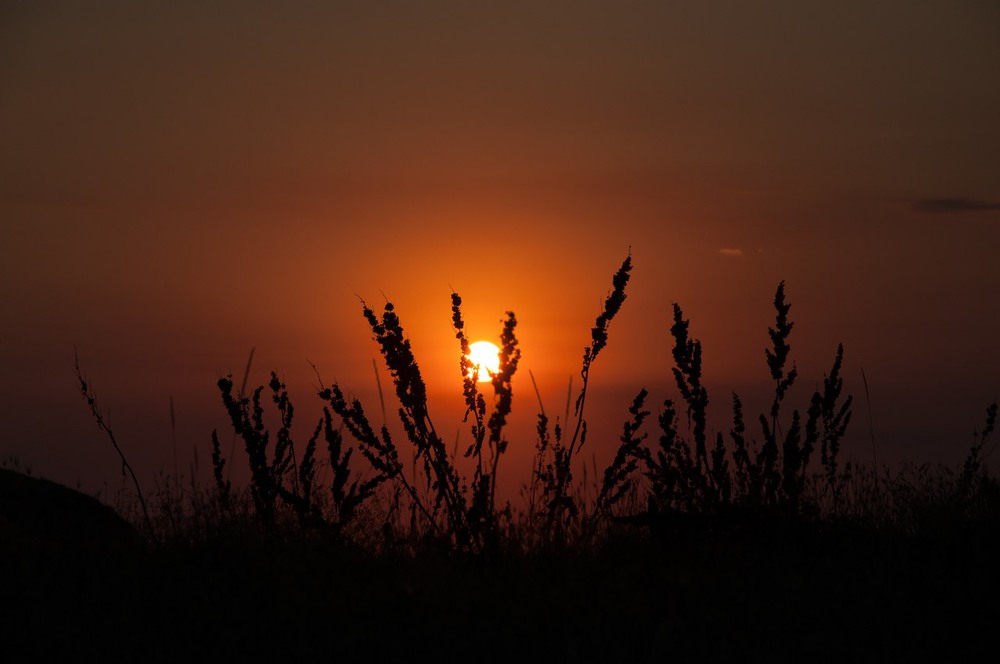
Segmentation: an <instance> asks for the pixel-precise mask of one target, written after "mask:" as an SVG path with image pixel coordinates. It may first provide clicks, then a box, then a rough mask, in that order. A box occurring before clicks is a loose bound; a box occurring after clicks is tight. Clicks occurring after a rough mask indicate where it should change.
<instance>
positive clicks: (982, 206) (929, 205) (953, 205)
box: [914, 198, 1000, 213]
mask: <svg viewBox="0 0 1000 664" xmlns="http://www.w3.org/2000/svg"><path fill="white" fill-rule="evenodd" d="M914 207H915V208H916V209H917V210H920V211H921V212H932V213H942V212H985V211H989V210H1000V203H989V202H987V201H976V200H971V199H968V198H927V199H924V200H922V201H917V203H916V204H915V205H914Z"/></svg>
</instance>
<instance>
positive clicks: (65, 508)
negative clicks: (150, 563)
mask: <svg viewBox="0 0 1000 664" xmlns="http://www.w3.org/2000/svg"><path fill="white" fill-rule="evenodd" d="M141 542H142V538H141V537H140V535H139V533H138V532H137V531H136V530H135V528H133V527H132V526H131V525H130V524H129V523H128V522H127V521H125V519H123V518H122V517H121V516H120V515H119V514H118V513H117V512H115V511H114V510H113V509H111V508H110V507H108V506H107V505H105V504H103V503H101V502H100V501H99V500H97V499H96V498H93V497H91V496H88V495H86V494H83V493H80V492H79V491H74V490H73V489H70V488H68V487H65V486H63V485H61V484H57V483H55V482H50V481H48V480H43V479H39V478H35V477H29V476H27V475H23V474H21V473H17V472H14V471H11V470H6V469H0V553H2V554H3V555H4V556H5V557H10V556H14V557H21V556H23V557H25V558H27V557H34V558H38V557H41V558H42V559H43V560H44V559H45V558H51V557H58V558H59V559H60V560H65V561H67V562H69V561H72V560H79V559H81V558H83V559H87V558H91V557H95V556H98V557H99V556H101V555H102V554H107V553H112V552H122V551H127V550H134V549H137V548H138V547H139V546H141ZM37 562H41V561H37Z"/></svg>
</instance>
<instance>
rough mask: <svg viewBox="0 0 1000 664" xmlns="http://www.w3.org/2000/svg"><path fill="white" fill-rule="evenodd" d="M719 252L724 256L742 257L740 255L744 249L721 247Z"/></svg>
mask: <svg viewBox="0 0 1000 664" xmlns="http://www.w3.org/2000/svg"><path fill="white" fill-rule="evenodd" d="M719 253H720V254H722V255H723V256H736V257H740V256H742V255H743V250H742V249H727V248H722V249H719Z"/></svg>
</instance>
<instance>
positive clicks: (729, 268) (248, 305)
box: [0, 0, 1000, 486]
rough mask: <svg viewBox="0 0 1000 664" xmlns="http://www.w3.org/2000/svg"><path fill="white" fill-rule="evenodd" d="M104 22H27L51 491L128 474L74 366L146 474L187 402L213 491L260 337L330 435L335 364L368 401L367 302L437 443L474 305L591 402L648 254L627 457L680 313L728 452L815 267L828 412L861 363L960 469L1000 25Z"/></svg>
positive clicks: (655, 6)
mask: <svg viewBox="0 0 1000 664" xmlns="http://www.w3.org/2000/svg"><path fill="white" fill-rule="evenodd" d="M93 4H94V3H77V2H6V3H3V5H2V6H0V232H2V235H0V276H2V281H0V306H2V308H3V312H4V314H3V321H4V325H3V327H4V331H3V334H2V335H0V367H3V369H2V371H3V381H2V387H0V419H2V421H3V422H4V425H5V426H4V429H5V431H4V434H3V437H2V440H0V453H2V454H3V455H4V456H7V455H16V456H17V457H19V458H20V459H21V461H22V462H24V463H27V464H30V465H32V466H33V467H34V468H35V469H36V470H37V471H38V472H42V473H44V474H47V475H49V476H50V477H53V478H55V479H59V480H63V481H67V482H74V481H76V480H78V479H79V480H80V481H82V482H84V483H85V484H86V485H87V486H98V485H99V484H100V482H101V481H103V480H107V481H108V482H109V483H110V484H111V485H112V486H117V482H118V478H117V466H116V464H115V462H114V459H113V457H112V456H111V453H110V448H109V446H108V445H107V444H106V443H105V442H104V441H102V440H101V439H100V437H99V434H98V433H97V432H96V429H94V427H93V425H92V423H91V422H90V421H89V420H88V417H87V414H86V411H85V408H84V404H83V403H82V401H81V400H80V399H79V397H78V395H77V394H76V393H75V392H74V384H73V373H72V363H73V348H74V346H76V347H77V348H78V349H79V351H80V355H81V360H82V362H83V364H84V368H85V370H86V371H87V373H88V374H89V375H90V378H91V379H92V380H93V382H94V384H95V386H96V387H97V389H98V396H99V397H100V399H101V401H102V403H103V404H104V405H105V406H108V407H110V408H111V409H112V412H113V422H114V424H115V425H116V430H117V433H118V435H119V437H120V438H121V439H122V440H123V443H124V444H125V445H126V448H127V449H130V450H132V454H133V455H134V457H135V458H136V459H137V460H138V463H137V465H139V466H140V468H141V471H142V472H143V473H145V474H146V475H147V476H152V474H153V473H154V472H155V471H157V470H158V469H160V468H164V469H167V470H170V469H171V468H172V463H173V461H172V458H173V453H172V438H171V434H170V429H169V416H168V403H169V399H170V398H171V397H173V399H174V401H175V404H176V409H177V421H178V429H177V440H178V446H179V447H180V448H181V451H180V452H179V454H178V456H179V459H180V463H181V465H182V466H186V464H188V463H189V462H190V460H191V457H192V452H191V450H192V448H193V447H194V446H197V447H198V448H199V455H200V462H201V463H202V472H203V473H205V472H206V470H205V468H204V464H205V463H206V461H207V441H208V434H209V432H210V430H211V428H212V427H213V426H219V427H222V426H224V425H225V421H224V419H222V418H221V417H220V416H221V415H222V414H223V413H222V410H221V406H219V405H218V402H217V397H216V394H215V392H214V382H215V379H216V378H217V377H218V376H219V375H223V374H225V373H227V372H229V371H233V372H234V373H239V372H240V371H241V370H242V366H243V364H244V363H245V361H246V356H247V353H248V352H249V349H250V348H251V347H256V349H257V351H256V357H255V371H254V373H253V375H252V377H251V378H252V381H256V382H262V381H263V380H264V378H265V373H264V372H265V371H267V370H269V369H271V368H274V369H277V370H278V371H279V372H280V373H281V374H282V375H283V376H284V377H285V378H286V380H287V382H288V383H289V386H290V387H291V388H292V390H293V395H298V397H299V401H300V412H301V413H302V415H303V417H304V418H305V419H310V418H311V417H312V415H313V410H314V408H315V406H316V401H315V400H314V399H312V398H311V396H310V390H311V386H312V383H313V378H312V375H311V370H310V369H309V366H308V364H307V359H308V360H310V361H312V362H315V363H316V364H317V366H318V367H319V368H320V370H321V371H322V372H323V374H324V377H325V378H326V379H328V380H331V379H333V378H336V379H338V380H339V381H340V382H341V383H342V384H343V385H344V386H345V387H346V388H349V389H352V390H353V391H355V392H356V393H358V394H360V395H369V398H370V395H372V394H373V383H374V377H373V376H372V372H371V360H372V357H373V356H374V355H375V352H376V351H375V347H374V345H373V344H372V343H371V342H370V334H369V333H368V331H367V330H366V329H365V325H364V321H363V320H362V319H361V316H360V307H359V303H358V300H357V297H356V295H361V296H362V297H364V298H366V299H367V301H369V302H370V303H372V304H374V305H380V304H381V302H382V301H383V294H384V295H385V297H388V298H389V299H390V300H392V301H393V302H394V303H395V304H396V305H397V307H398V309H399V312H400V315H401V317H402V319H403V323H404V326H406V328H407V330H408V332H409V333H410V335H411V337H412V340H413V344H414V347H415V350H416V352H417V355H418V359H419V360H420V361H421V368H422V369H423V371H424V373H425V376H426V378H427V380H428V383H429V385H430V387H431V389H432V392H433V393H434V394H436V395H438V396H437V398H438V400H439V403H440V404H441V405H440V415H438V416H437V420H438V427H439V429H442V430H448V431H450V430H453V429H457V428H458V422H457V421H454V422H453V419H454V418H451V411H452V410H453V409H455V408H457V405H456V404H457V403H458V396H459V391H458V389H457V387H458V381H459V380H460V376H459V373H458V369H457V358H456V357H455V348H454V340H453V337H452V335H451V330H450V324H449V323H450V321H449V310H448V306H449V300H448V297H449V293H450V290H451V289H452V288H454V289H455V290H457V291H458V292H459V293H460V294H461V295H462V296H463V297H464V298H465V300H466V302H467V311H466V316H467V319H468V320H469V321H470V324H471V325H472V330H473V335H474V336H476V337H487V338H493V337H495V336H496V335H497V334H498V333H499V329H500V325H499V320H500V318H501V317H502V316H503V312H504V311H505V310H507V309H513V310H514V311H515V312H516V313H517V315H518V318H519V320H520V322H521V326H520V328H519V329H520V337H521V341H522V345H523V352H524V361H523V368H524V369H529V368H530V369H531V370H532V371H533V373H534V374H535V376H536V378H537V379H538V382H539V387H540V388H541V390H542V392H543V398H545V400H546V401H547V402H548V404H547V407H548V408H549V409H550V410H560V408H561V404H562V403H563V400H564V398H565V396H564V395H565V387H566V381H567V379H568V377H569V376H570V375H571V374H574V373H576V372H577V371H578V369H579V359H580V354H581V352H582V348H583V346H584V344H585V343H587V342H588V340H589V327H590V326H591V325H592V324H593V319H594V316H595V315H596V314H597V313H598V311H599V307H600V304H601V300H602V298H603V296H604V295H605V294H606V293H607V290H608V288H609V287H610V278H611V275H612V273H613V272H614V270H615V269H616V268H617V266H618V265H619V264H620V262H621V260H622V259H623V258H624V256H625V255H626V253H627V252H628V249H629V247H631V249H632V254H633V257H634V260H635V263H636V268H635V272H634V278H633V282H632V284H631V286H630V297H629V300H628V301H627V303H626V305H625V308H624V310H623V312H622V314H621V316H620V318H619V319H617V320H616V321H615V322H614V324H613V326H612V330H611V343H610V346H609V348H608V349H607V351H606V354H605V355H602V357H601V358H600V361H599V363H598V365H597V366H596V367H595V370H594V374H593V380H594V382H595V388H600V389H602V390H605V398H604V399H603V401H601V400H599V399H595V400H592V401H591V402H590V403H591V404H594V405H593V407H594V409H595V410H594V411H593V417H594V418H599V419H600V420H601V421H605V422H608V424H607V426H606V430H607V431H608V434H607V435H609V436H612V437H613V436H615V435H616V432H617V429H618V428H619V427H620V420H621V419H622V418H623V417H624V414H625V409H626V408H627V406H628V402H629V399H630V398H631V396H632V393H634V392H636V391H638V389H639V387H641V386H643V385H646V386H647V387H651V388H653V394H654V397H655V398H656V399H657V400H662V399H663V398H665V397H666V396H671V395H672V391H671V390H670V389H669V385H668V382H667V378H668V377H669V368H670V364H669V348H670V345H669V344H670V340H669V334H668V330H669V322H668V319H669V314H670V303H671V302H675V301H676V302H679V303H680V304H681V305H682V306H683V307H684V310H685V313H686V314H688V315H689V317H690V318H691V319H692V333H693V334H694V335H695V336H697V337H699V338H701V339H702V341H703V342H704V345H705V354H706V372H707V374H708V379H709V381H711V383H712V385H713V386H716V389H715V391H714V392H713V395H714V397H715V399H714V401H713V404H714V405H716V406H718V408H717V410H716V411H715V412H716V416H717V417H718V418H719V421H718V423H717V426H718V427H725V426H726V422H725V409H724V404H725V403H726V402H727V401H728V397H727V394H728V392H729V390H730V389H733V388H737V389H741V390H751V391H752V389H753V386H754V385H755V384H758V383H760V382H761V381H763V379H764V378H765V377H766V366H765V364H764V357H763V348H764V346H765V344H766V343H767V334H766V328H767V325H768V323H769V322H770V320H771V317H772V310H771V308H770V301H771V298H772V296H773V292H774V288H775V286H776V285H777V283H778V281H779V280H782V279H784V280H786V282H787V284H788V295H789V298H790V300H791V302H792V303H793V310H792V317H793V319H794V320H796V321H797V322H798V327H797V328H796V330H795V336H793V339H792V346H793V357H794V358H795V359H797V360H798V363H799V367H800V374H801V375H802V378H801V381H802V384H803V388H804V389H808V388H811V387H813V386H814V384H815V382H816V381H817V380H820V379H821V378H822V374H823V372H824V371H825V370H826V369H827V368H828V366H829V363H830V361H831V360H832V357H833V352H834V349H835V347H836V344H837V342H839V341H843V342H844V343H845V346H846V350H847V366H846V368H845V370H846V373H847V380H848V389H849V390H851V391H852V392H854V393H855V394H856V395H858V397H859V401H858V408H857V411H858V412H857V414H856V423H855V427H854V430H855V433H856V435H858V436H862V435H863V436H862V437H863V439H864V440H867V431H866V430H865V428H864V426H863V423H864V422H865V421H866V419H867V410H866V408H867V407H866V405H865V401H864V400H863V399H862V398H860V397H862V396H863V387H862V385H861V382H860V370H861V368H862V367H863V368H864V370H865V373H866V375H867V377H868V381H869V387H870V388H871V391H872V409H873V412H872V414H873V421H874V424H875V429H876V434H877V436H878V441H879V444H880V445H881V446H884V447H885V448H886V450H887V452H886V454H887V456H891V455H892V454H894V453H895V454H898V455H907V456H911V457H917V458H931V459H936V458H947V459H953V458H956V457H960V456H961V454H962V450H963V448H964V447H965V446H966V445H967V443H968V441H969V437H968V434H969V433H970V431H971V429H972V427H973V426H975V425H976V424H978V423H979V422H980V420H981V415H982V412H983V410H984V409H985V406H986V405H987V404H988V403H989V401H990V400H992V399H993V398H994V397H995V396H996V395H997V393H998V391H1000V379H998V377H997V376H998V375H1000V371H998V370H1000V344H998V342H997V340H998V339H1000V314H998V311H997V305H996V293H997V290H998V286H1000V264H998V262H997V258H996V256H997V243H998V240H1000V212H998V210H997V208H996V204H997V203H998V202H1000V159H998V154H1000V150H998V149H1000V122H998V121H997V118H1000V86H997V85H996V81H997V79H998V72H1000V9H998V5H997V4H996V3H995V2H990V1H982V2H973V1H957V2H950V3H914V2H909V1H903V0H899V1H895V2H888V1H887V2H879V3H871V2H836V3H834V2H829V3H801V2H793V1H791V0H789V1H782V2H758V3H745V2H669V3H668V2H614V3H612V2H568V1H567V2H547V3H535V2H524V3H521V2H509V1H508V2H503V3H484V2H454V3H449V2H424V3H410V2H288V3H281V4H280V5H279V4H276V3H255V2H231V3H227V2H215V3H202V2H174V3H169V5H166V4H165V5H164V6H162V7H160V8H151V7H150V6H149V4H148V3H135V2H106V3H99V5H100V6H99V7H94V6H86V5H93ZM206 4H210V5H211V8H206V7H205V6H204V5H206ZM540 5H542V6H540ZM873 5H876V6H873ZM526 379H527V373H526V371H525V372H524V374H523V375H522V376H521V381H520V382H515V390H516V391H517V393H518V394H519V395H520V400H519V401H518V402H517V403H516V404H515V411H516V412H520V413H521V416H522V417H523V418H524V420H523V422H524V423H527V424H526V425H525V426H526V429H525V430H527V429H530V418H531V417H532V413H533V411H534V403H533V402H534V399H533V397H532V396H531V387H530V384H529V383H528V381H527V380H526ZM383 380H387V378H386V377H385V376H383ZM432 406H433V405H432ZM372 408H373V409H374V404H373V405H372ZM307 415H308V417H306V416H307ZM605 418H610V419H605ZM302 425H303V431H306V430H308V429H309V428H310V426H311V425H310V424H309V423H308V422H306V421H303V422H302ZM595 426H597V429H595V431H599V430H600V426H599V425H595ZM530 444H531V441H530V440H528V439H523V440H522V442H521V443H520V445H521V447H527V446H530ZM594 449H595V454H598V455H599V454H601V451H602V450H603V449H606V446H605V447H602V446H601V443H600V440H598V442H597V443H595V447H594ZM865 450H866V448H862V447H858V453H859V454H862V453H866V451H865Z"/></svg>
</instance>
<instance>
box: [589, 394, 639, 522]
mask: <svg viewBox="0 0 1000 664" xmlns="http://www.w3.org/2000/svg"><path fill="white" fill-rule="evenodd" d="M648 395H649V392H647V391H646V390H645V389H642V390H641V391H640V392H639V394H637V395H636V396H635V399H634V400H633V401H632V405H631V406H629V409H628V412H629V415H630V416H631V418H630V419H629V420H627V421H626V422H625V424H624V425H623V426H622V435H621V438H620V439H619V440H620V445H619V446H618V451H617V452H615V456H614V459H613V460H612V461H611V464H610V465H608V467H607V468H606V469H605V470H604V480H603V482H602V483H601V489H600V491H599V492H598V494H597V499H596V500H595V502H594V510H593V514H592V515H591V523H593V522H595V521H597V520H598V519H599V518H601V517H603V516H605V515H606V514H608V513H609V512H610V510H611V509H612V508H613V507H614V506H615V505H616V504H617V503H618V502H619V501H621V500H622V498H624V497H625V496H626V495H627V494H628V492H629V491H630V490H631V489H632V488H633V486H635V482H634V480H633V479H632V474H633V472H634V471H635V470H636V467H637V465H638V461H639V459H641V458H642V454H643V453H642V449H643V448H642V441H643V440H645V439H646V434H640V433H639V430H640V429H641V428H642V425H643V422H644V421H645V420H646V417H647V416H648V415H649V411H648V410H643V406H644V405H645V403H646V397H647V396H648Z"/></svg>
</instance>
